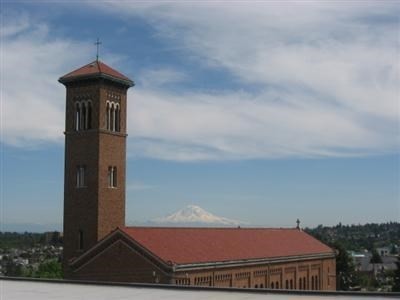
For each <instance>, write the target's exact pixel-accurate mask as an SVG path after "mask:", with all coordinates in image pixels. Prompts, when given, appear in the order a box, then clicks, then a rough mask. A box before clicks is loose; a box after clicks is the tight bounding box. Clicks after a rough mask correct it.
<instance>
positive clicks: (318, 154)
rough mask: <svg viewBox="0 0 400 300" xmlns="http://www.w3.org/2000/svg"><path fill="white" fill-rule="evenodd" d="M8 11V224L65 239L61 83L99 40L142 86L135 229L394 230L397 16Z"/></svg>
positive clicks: (280, 6) (258, 5)
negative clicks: (180, 217) (178, 215)
mask: <svg viewBox="0 0 400 300" xmlns="http://www.w3.org/2000/svg"><path fill="white" fill-rule="evenodd" d="M1 6H2V7H1V10H2V20H1V22H2V24H1V74H2V76H1V151H2V154H1V155H2V156H1V218H2V223H3V224H5V223H7V224H8V223H40V224H61V222H62V203H63V164H64V162H63V155H64V153H63V147H64V145H63V138H64V136H63V126H64V106H65V89H64V87H63V86H62V85H61V84H59V83H58V82H57V79H58V78H59V77H60V76H62V75H64V74H65V73H67V72H69V71H71V70H73V69H75V68H77V67H80V66H82V65H84V64H86V63H88V62H90V61H92V60H94V59H95V51H96V49H95V46H94V44H93V43H94V41H95V40H96V38H97V37H99V38H100V39H101V41H102V43H103V44H102V46H101V48H100V59H101V60H103V61H104V62H105V63H107V64H109V65H110V66H112V67H114V68H116V69H118V70H119V71H121V72H122V73H124V74H126V75H127V76H129V77H131V78H132V79H134V80H135V82H136V86H135V87H134V88H132V89H130V90H129V94H128V97H129V108H128V125H129V128H128V131H129V137H128V161H127V164H128V173H127V175H128V176H127V187H128V188H127V218H126V219H127V222H134V221H140V222H143V221H146V220H150V219H154V218H157V217H160V216H163V215H165V214H168V213H171V212H173V211H175V210H178V209H180V208H182V207H183V206H186V205H188V204H196V205H199V206H201V207H202V208H204V209H206V210H208V211H210V212H212V213H214V214H217V215H222V216H224V217H228V218H233V219H238V220H242V221H246V222H249V223H251V224H253V225H265V226H294V225H295V220H296V219H297V218H300V219H301V220H302V224H303V225H304V226H315V225H318V224H326V225H331V224H337V223H338V222H342V223H345V224H352V223H366V222H385V221H399V219H400V203H399V202H400V188H399V183H400V157H399V154H398V153H399V148H400V139H399V138H400V107H399V87H400V85H399V83H400V82H399V44H400V41H399V36H400V33H399V24H400V21H399V17H398V16H399V15H400V5H399V4H398V2H396V1H375V2H363V3H360V2H358V1H355V2H351V1H349V2H346V4H345V5H343V2H334V1H332V2H328V3H324V4H321V3H318V2H312V1H307V2H304V3H302V2H298V1H297V2H284V3H280V2H272V1H270V2H251V3H248V2H239V1H236V2H232V3H230V5H228V4H227V2H212V3H211V2H196V1H191V2H185V3H182V2H173V1H164V2H157V1H148V2H134V1H112V2H106V1H79V2H78V1H68V2H67V1H66V2H62V1H57V2H55V3H52V2H49V1H35V2H31V1H2V3H1ZM52 226H53V225H52ZM28 229H29V228H27V230H28Z"/></svg>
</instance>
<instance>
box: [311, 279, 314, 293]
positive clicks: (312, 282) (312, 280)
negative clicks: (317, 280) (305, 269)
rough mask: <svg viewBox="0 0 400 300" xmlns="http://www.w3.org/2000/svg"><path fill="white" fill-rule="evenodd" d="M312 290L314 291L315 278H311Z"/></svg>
mask: <svg viewBox="0 0 400 300" xmlns="http://www.w3.org/2000/svg"><path fill="white" fill-rule="evenodd" d="M311 289H312V290H313V289H314V276H311Z"/></svg>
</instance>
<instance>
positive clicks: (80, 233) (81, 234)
mask: <svg viewBox="0 0 400 300" xmlns="http://www.w3.org/2000/svg"><path fill="white" fill-rule="evenodd" d="M78 238H79V240H78V242H79V244H78V249H79V250H82V249H83V231H82V230H79V237H78Z"/></svg>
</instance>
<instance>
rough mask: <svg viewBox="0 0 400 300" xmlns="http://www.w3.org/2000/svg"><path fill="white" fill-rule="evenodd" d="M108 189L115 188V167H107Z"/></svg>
mask: <svg viewBox="0 0 400 300" xmlns="http://www.w3.org/2000/svg"><path fill="white" fill-rule="evenodd" d="M108 187H111V188H115V187H117V167H111V166H110V167H108Z"/></svg>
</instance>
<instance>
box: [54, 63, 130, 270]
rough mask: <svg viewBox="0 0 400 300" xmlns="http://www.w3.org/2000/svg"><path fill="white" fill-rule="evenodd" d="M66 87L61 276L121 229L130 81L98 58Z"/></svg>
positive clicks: (64, 81) (63, 79) (64, 78)
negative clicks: (72, 261) (74, 262)
mask: <svg viewBox="0 0 400 300" xmlns="http://www.w3.org/2000/svg"><path fill="white" fill-rule="evenodd" d="M58 81H59V82H60V83H62V84H64V85H65V87H66V92H67V97H66V116H65V171H64V172H65V175H64V254H63V268H64V276H65V277H67V278H68V277H71V275H72V274H70V272H69V267H68V266H69V262H70V261H71V260H73V259H74V258H76V257H78V256H80V255H81V254H83V253H84V252H85V251H86V250H88V249H89V248H90V247H92V246H93V245H95V244H96V243H97V242H98V241H99V240H101V239H102V238H103V237H104V236H106V235H107V234H108V233H110V232H111V231H112V230H114V229H116V228H117V227H121V226H124V225H125V164H126V136H127V134H126V111H127V90H128V89H129V88H130V87H132V86H133V85H134V82H133V81H132V80H130V79H129V78H128V77H126V76H124V75H122V74H121V73H119V72H118V71H116V70H114V69H112V68H110V67H109V66H107V65H106V64H104V63H102V62H101V61H99V60H96V61H94V62H92V63H90V64H87V65H85V66H83V67H81V68H79V69H76V70H75V71H72V72H70V73H68V74H66V75H64V76H62V77H61V78H60V79H59V80H58Z"/></svg>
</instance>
